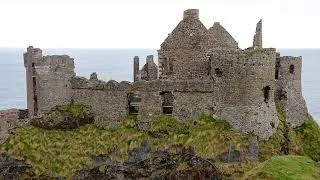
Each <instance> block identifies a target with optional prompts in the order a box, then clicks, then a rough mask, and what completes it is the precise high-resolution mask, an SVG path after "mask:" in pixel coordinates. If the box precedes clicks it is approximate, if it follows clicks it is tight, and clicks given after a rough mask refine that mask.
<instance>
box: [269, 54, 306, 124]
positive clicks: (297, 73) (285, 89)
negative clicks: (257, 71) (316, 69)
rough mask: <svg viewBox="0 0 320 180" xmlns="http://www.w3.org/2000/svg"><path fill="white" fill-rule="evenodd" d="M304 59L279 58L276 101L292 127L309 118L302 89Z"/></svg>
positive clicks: (276, 75) (276, 77) (276, 76)
mask: <svg viewBox="0 0 320 180" xmlns="http://www.w3.org/2000/svg"><path fill="white" fill-rule="evenodd" d="M301 69H302V57H301V56H300V57H292V56H282V57H281V56H279V57H277V66H276V72H275V73H276V74H275V79H276V83H277V89H276V92H275V94H276V95H275V96H276V101H277V102H279V103H280V104H281V105H282V107H283V110H284V113H285V115H286V117H287V121H288V122H289V123H290V125H291V127H293V128H294V127H298V126H300V125H301V124H302V123H303V122H304V120H306V119H307V118H308V109H307V106H306V102H305V100H304V98H303V96H302V89H301Z"/></svg>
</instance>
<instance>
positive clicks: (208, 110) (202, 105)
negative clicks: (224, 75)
mask: <svg viewBox="0 0 320 180" xmlns="http://www.w3.org/2000/svg"><path fill="white" fill-rule="evenodd" d="M173 96H174V103H173V105H174V107H173V114H172V116H173V117H174V118H175V119H178V120H190V119H192V118H194V117H197V116H199V115H200V114H206V115H212V114H213V113H214V110H215V103H214V99H215V98H214V93H213V92H173Z"/></svg>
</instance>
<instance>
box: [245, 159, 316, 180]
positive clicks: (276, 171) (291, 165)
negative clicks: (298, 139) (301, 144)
mask: <svg viewBox="0 0 320 180" xmlns="http://www.w3.org/2000/svg"><path fill="white" fill-rule="evenodd" d="M244 179H284V180H286V179H288V180H289V179H308V180H312V179H320V165H319V164H317V163H316V162H314V161H313V160H311V159H310V158H308V157H304V156H292V155H288V156H275V157H272V158H270V159H269V160H267V161H265V162H262V163H260V165H258V166H257V167H256V168H254V169H252V170H251V171H249V172H247V173H246V175H245V178H244Z"/></svg>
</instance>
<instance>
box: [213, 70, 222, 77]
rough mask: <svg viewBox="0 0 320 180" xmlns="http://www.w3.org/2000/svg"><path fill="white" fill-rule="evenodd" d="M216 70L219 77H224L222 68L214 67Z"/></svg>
mask: <svg viewBox="0 0 320 180" xmlns="http://www.w3.org/2000/svg"><path fill="white" fill-rule="evenodd" d="M214 72H215V73H216V76H217V77H222V71H221V69H219V68H215V69H214Z"/></svg>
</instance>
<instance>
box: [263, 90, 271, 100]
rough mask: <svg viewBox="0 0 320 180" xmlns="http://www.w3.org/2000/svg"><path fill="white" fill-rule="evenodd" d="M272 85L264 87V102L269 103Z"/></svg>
mask: <svg viewBox="0 0 320 180" xmlns="http://www.w3.org/2000/svg"><path fill="white" fill-rule="evenodd" d="M270 89H271V88H270V86H266V87H264V88H263V96H264V102H265V103H268V101H269V97H270Z"/></svg>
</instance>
